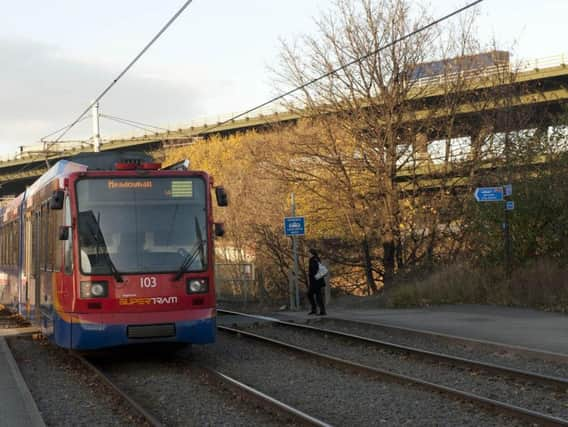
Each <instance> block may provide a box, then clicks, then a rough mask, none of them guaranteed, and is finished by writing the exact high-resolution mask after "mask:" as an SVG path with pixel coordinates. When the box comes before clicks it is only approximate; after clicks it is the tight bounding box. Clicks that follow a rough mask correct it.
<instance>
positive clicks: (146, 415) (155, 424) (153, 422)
mask: <svg viewBox="0 0 568 427" xmlns="http://www.w3.org/2000/svg"><path fill="white" fill-rule="evenodd" d="M70 354H71V355H73V356H75V357H76V358H77V359H78V360H79V361H80V362H81V363H82V364H83V365H84V366H85V367H86V368H88V369H89V370H90V371H91V372H93V373H94V374H95V375H96V376H97V378H98V379H100V380H101V381H102V382H103V383H104V384H106V385H107V386H108V387H110V388H111V389H112V390H113V391H114V392H115V393H116V394H118V395H119V396H120V397H121V398H122V399H124V400H125V401H126V402H128V404H129V405H130V407H131V408H132V409H133V410H134V412H136V413H137V414H138V416H140V417H141V418H143V419H144V420H145V421H146V422H147V423H148V424H149V425H150V426H152V427H165V426H164V424H162V423H161V422H160V421H158V419H157V418H156V417H154V416H153V415H152V414H151V413H150V412H148V411H147V410H146V409H144V408H143V407H142V405H140V404H139V403H138V402H136V401H135V400H134V399H132V398H131V397H130V396H129V395H128V394H127V393H125V392H124V391H123V390H121V389H120V388H119V387H118V386H117V385H116V384H114V383H113V382H112V381H111V379H110V378H109V377H108V376H107V375H105V373H104V372H102V371H101V370H100V369H99V368H97V367H96V366H95V365H93V364H92V363H91V362H89V361H88V360H87V359H85V358H84V357H83V356H81V355H80V354H78V353H76V352H74V351H70Z"/></svg>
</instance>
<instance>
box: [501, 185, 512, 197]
mask: <svg viewBox="0 0 568 427" xmlns="http://www.w3.org/2000/svg"><path fill="white" fill-rule="evenodd" d="M503 190H504V191H505V197H509V196H512V195H513V185H512V184H507V185H504V186H503Z"/></svg>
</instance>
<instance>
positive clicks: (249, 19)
mask: <svg viewBox="0 0 568 427" xmlns="http://www.w3.org/2000/svg"><path fill="white" fill-rule="evenodd" d="M184 2H185V0H162V1H156V0H97V1H91V0H49V1H45V0H27V1H19V2H16V1H13V0H0V6H1V10H2V13H1V14H0V157H1V156H3V155H6V154H10V153H14V152H15V151H16V150H17V147H18V146H20V145H30V144H34V143H37V142H38V141H39V139H40V138H41V137H43V136H45V135H47V134H49V133H51V132H53V131H55V130H57V129H59V128H61V127H63V126H65V125H67V124H69V123H70V122H72V121H73V120H74V119H75V118H76V117H77V116H78V115H79V114H80V113H81V112H82V111H83V110H84V109H85V108H86V106H87V105H88V104H89V102H90V101H91V100H92V99H93V98H95V97H96V96H97V95H98V94H99V93H100V92H101V91H102V89H103V88H104V87H106V86H107V85H108V84H109V83H110V82H111V81H112V79H114V78H115V77H116V76H117V75H118V73H119V72H120V71H121V70H122V69H123V68H124V67H125V66H126V64H128V63H129V62H130V61H131V60H132V59H133V58H134V56H135V55H136V54H137V53H138V52H139V51H140V50H141V49H142V47H143V46H144V45H145V44H146V43H147V42H148V41H149V40H150V39H151V38H152V37H153V36H154V35H155V34H156V33H157V31H158V30H159V29H160V28H161V27H162V25H163V24H164V23H165V22H166V21H167V20H168V19H169V18H170V17H171V16H172V15H173V14H174V13H175V12H176V11H177V10H178V9H179V8H180V7H181V5H182V4H183V3H184ZM468 2H469V1H468ZM430 3H431V5H432V15H434V16H441V15H444V14H446V13H448V12H451V11H452V10H454V9H456V8H458V7H461V6H463V5H464V4H466V1H464V0H459V1H457V0H431V1H430ZM332 4H333V0H285V1H284V0H238V1H237V0H194V1H193V3H192V4H191V5H190V6H189V7H188V8H187V9H186V10H185V12H184V13H183V15H182V16H180V18H178V20H177V21H176V22H175V23H174V24H173V26H172V27H170V29H169V30H168V31H167V32H166V33H165V34H164V35H163V36H162V37H161V38H160V39H159V40H158V41H157V42H156V44H154V46H153V47H152V48H151V49H150V50H149V51H148V52H147V54H146V55H145V56H144V57H142V59H141V60H140V61H139V62H138V63H137V64H136V65H135V67H134V68H133V69H132V70H131V71H130V72H129V73H128V74H127V75H126V76H125V77H124V78H123V80H121V81H120V82H119V83H118V84H117V85H116V86H115V87H114V88H113V90H112V91H111V92H110V93H109V94H108V95H107V96H106V97H105V98H104V99H103V101H102V102H101V112H102V113H104V114H108V115H113V116H118V117H122V118H126V119H131V120H136V121H139V122H145V123H150V124H154V125H157V126H162V127H179V126H182V125H184V124H187V123H189V122H190V121H191V120H194V119H199V118H200V117H203V116H215V115H221V114H226V113H232V112H240V111H243V110H246V109H248V108H250V107H252V106H255V105H257V104H259V103H262V102H263V101H265V100H268V99H269V98H271V97H272V96H274V95H276V93H275V90H274V88H273V87H272V85H271V78H272V76H271V74H270V73H269V71H268V67H269V66H270V65H271V64H274V62H275V61H276V58H277V54H278V49H279V42H278V39H279V38H280V37H281V38H285V39H293V38H294V37H295V36H297V35H299V34H304V33H311V34H313V33H314V32H315V25H314V23H313V18H314V17H316V16H318V15H319V13H320V11H325V10H327V9H329V8H330V7H331V5H332ZM567 16H568V0H540V1H538V2H536V1H534V0H484V2H483V3H482V4H481V6H480V25H479V28H480V37H481V38H482V39H484V40H490V39H492V38H493V37H494V36H495V38H496V39H497V40H498V41H499V42H500V43H501V45H502V46H504V47H510V46H512V45H515V49H514V53H515V55H516V56H517V57H525V58H537V57H545V56H549V55H557V54H561V53H563V52H564V53H568V47H566V45H565V43H566V42H565V37H566V34H567V33H566V29H565V20H566V17H567ZM90 126H91V125H90V121H85V122H84V123H83V124H82V125H81V126H79V127H78V128H77V130H74V131H73V132H71V133H70V134H69V135H68V136H66V138H70V139H84V138H87V137H88V136H89V135H90ZM101 128H102V129H101V133H102V136H103V138H110V137H116V136H126V135H131V134H132V133H133V132H135V130H133V129H131V128H129V127H124V126H121V125H116V124H113V122H109V121H108V120H103V121H102V122H101Z"/></svg>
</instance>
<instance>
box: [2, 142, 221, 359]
mask: <svg viewBox="0 0 568 427" xmlns="http://www.w3.org/2000/svg"><path fill="white" fill-rule="evenodd" d="M103 154H106V163H107V165H106V166H104V167H102V168H101V164H104V163H105V162H104V161H103V162H101V159H100V157H101V156H103ZM103 154H99V155H97V154H94V155H92V156H84V155H83V158H82V159H81V160H80V161H79V160H76V161H66V160H62V161H59V162H58V163H57V164H55V165H54V166H53V167H52V168H51V169H50V170H49V171H48V172H46V173H45V174H44V175H43V176H42V177H41V178H39V179H38V180H37V181H36V182H35V183H34V184H32V185H31V186H30V187H29V188H28V189H27V190H26V191H25V192H24V193H22V194H21V195H19V196H18V197H17V198H15V199H13V200H12V201H10V202H9V203H8V204H7V205H5V206H4V207H3V208H1V209H0V303H2V304H3V305H5V306H7V307H9V308H11V309H13V310H14V311H18V312H19V313H20V314H21V315H22V316H24V317H25V318H28V319H30V320H31V321H32V323H34V324H37V325H39V326H40V327H41V330H42V333H43V334H44V335H46V336H47V337H48V338H50V339H51V340H52V341H53V342H54V343H55V344H56V345H58V346H61V347H66V348H71V349H77V350H90V349H100V348H105V347H114V346H123V345H129V344H133V343H148V342H177V343H189V344H191V343H195V344H205V343H211V342H213V341H214V340H215V331H216V324H215V287H214V274H213V272H214V260H213V239H214V235H215V234H216V235H222V233H223V231H222V224H214V223H213V215H212V198H211V190H212V189H213V181H212V179H211V178H210V177H209V176H208V175H207V174H206V173H204V172H198V171H188V170H163V169H160V165H159V164H155V163H148V162H141V161H140V159H135V160H128V159H127V160H128V161H124V160H125V159H119V160H120V161H118V162H117V161H115V160H117V159H116V158H114V156H116V155H110V153H103ZM103 157H104V156H103ZM89 164H92V165H91V166H89ZM111 164H112V165H114V167H112V166H110V165H111ZM215 190H216V191H215V193H216V196H217V203H218V204H219V205H220V206H226V204H227V197H226V194H225V192H224V190H223V188H222V187H216V188H215ZM215 226H216V227H215Z"/></svg>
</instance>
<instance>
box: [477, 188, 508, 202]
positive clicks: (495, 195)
mask: <svg viewBox="0 0 568 427" xmlns="http://www.w3.org/2000/svg"><path fill="white" fill-rule="evenodd" d="M473 195H474V197H475V200H477V201H478V202H502V201H503V197H504V193H503V187H478V188H476V189H475V192H474V193H473Z"/></svg>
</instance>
